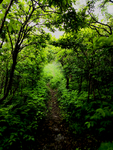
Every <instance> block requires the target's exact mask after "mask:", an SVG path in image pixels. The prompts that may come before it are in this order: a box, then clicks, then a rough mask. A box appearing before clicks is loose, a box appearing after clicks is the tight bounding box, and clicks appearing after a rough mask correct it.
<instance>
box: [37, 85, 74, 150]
mask: <svg viewBox="0 0 113 150" xmlns="http://www.w3.org/2000/svg"><path fill="white" fill-rule="evenodd" d="M48 86H49V84H48ZM56 94H57V89H56V90H53V89H51V88H50V100H49V101H48V106H47V107H48V110H49V111H48V113H47V118H46V121H45V123H44V124H43V125H42V131H41V132H40V134H41V135H40V137H39V139H38V143H39V148H38V149H39V150H64V149H65V150H76V148H74V147H75V144H76V142H75V141H74V139H73V137H72V135H70V134H69V132H68V128H67V127H66V124H65V123H64V122H63V118H62V117H61V114H60V109H59V107H58V102H57V97H56Z"/></svg>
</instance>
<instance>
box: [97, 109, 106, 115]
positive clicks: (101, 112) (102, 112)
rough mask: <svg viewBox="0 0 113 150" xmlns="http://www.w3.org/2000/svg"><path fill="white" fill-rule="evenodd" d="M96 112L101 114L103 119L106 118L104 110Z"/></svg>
mask: <svg viewBox="0 0 113 150" xmlns="http://www.w3.org/2000/svg"><path fill="white" fill-rule="evenodd" d="M96 112H97V113H99V114H100V115H102V116H103V117H105V112H104V110H103V109H102V108H98V109H96Z"/></svg>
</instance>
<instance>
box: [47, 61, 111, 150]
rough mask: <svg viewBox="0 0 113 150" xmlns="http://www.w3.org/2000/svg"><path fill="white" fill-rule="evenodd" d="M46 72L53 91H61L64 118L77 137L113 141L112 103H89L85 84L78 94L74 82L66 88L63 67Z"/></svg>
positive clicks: (104, 101) (105, 145)
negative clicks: (91, 137) (112, 135)
mask: <svg viewBox="0 0 113 150" xmlns="http://www.w3.org/2000/svg"><path fill="white" fill-rule="evenodd" d="M49 67H50V68H49ZM46 69H47V70H48V73H47V76H46V77H47V78H49V77H50V78H51V80H50V86H51V88H55V89H57V91H58V94H57V97H58V102H59V107H60V109H61V112H62V116H63V117H64V120H65V121H66V122H67V125H69V129H70V131H71V132H73V134H74V136H76V137H79V136H84V135H87V138H90V136H94V137H95V138H96V139H97V140H98V141H100V142H102V141H103V142H108V141H111V142H112V137H111V136H110V135H111V134H112V133H113V128H112V124H113V102H112V101H108V99H107V100H105V99H104V100H102V99H100V100H93V98H92V97H90V102H87V95H88V93H87V91H85V83H84V88H83V90H82V91H81V92H80V93H79V94H78V90H72V89H71V88H72V87H73V85H75V87H76V83H75V84H74V81H70V84H69V89H66V78H65V76H64V75H63V69H62V67H61V65H57V64H55V63H53V64H50V65H48V67H47V68H46ZM49 71H50V72H52V73H50V72H49ZM50 74H53V75H52V76H50ZM70 80H71V79H70ZM75 87H74V88H75ZM103 147H106V148H107V149H108V150H109V149H111V148H112V144H111V143H102V144H101V147H100V148H99V150H101V149H103Z"/></svg>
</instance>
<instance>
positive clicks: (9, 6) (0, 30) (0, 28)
mask: <svg viewBox="0 0 113 150" xmlns="http://www.w3.org/2000/svg"><path fill="white" fill-rule="evenodd" d="M13 1H14V0H11V1H10V3H9V5H8V7H7V9H6V12H5V15H4V18H3V20H2V24H1V26H0V34H1V33H2V29H3V27H4V23H5V19H6V16H7V14H8V12H9V10H10V8H11V5H12V3H13Z"/></svg>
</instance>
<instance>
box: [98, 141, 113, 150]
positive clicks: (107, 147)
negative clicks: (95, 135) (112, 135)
mask: <svg viewBox="0 0 113 150" xmlns="http://www.w3.org/2000/svg"><path fill="white" fill-rule="evenodd" d="M112 149H113V143H110V142H108V143H101V145H100V147H99V149H98V150H112Z"/></svg>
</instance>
